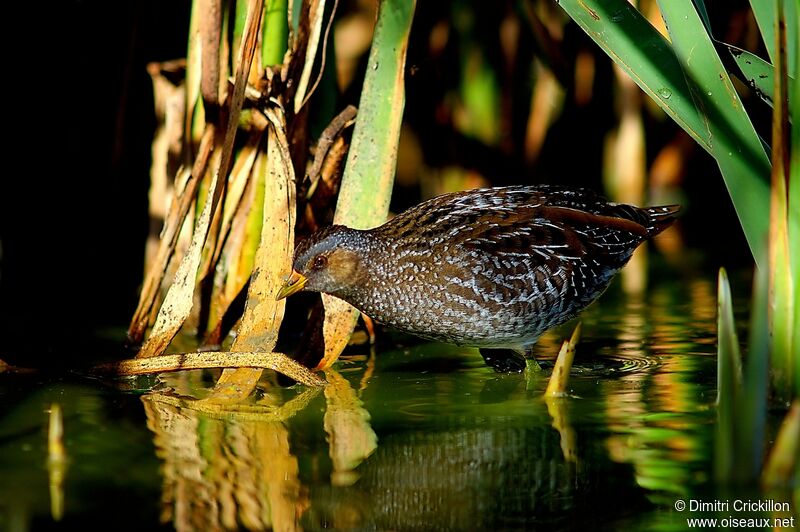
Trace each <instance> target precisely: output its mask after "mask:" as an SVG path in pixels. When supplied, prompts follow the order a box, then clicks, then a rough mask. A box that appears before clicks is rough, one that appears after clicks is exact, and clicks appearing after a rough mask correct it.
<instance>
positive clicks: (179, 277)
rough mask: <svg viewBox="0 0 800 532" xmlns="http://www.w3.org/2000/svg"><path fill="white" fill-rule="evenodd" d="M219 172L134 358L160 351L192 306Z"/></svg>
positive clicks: (151, 355) (159, 352)
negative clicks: (170, 281) (185, 249)
mask: <svg viewBox="0 0 800 532" xmlns="http://www.w3.org/2000/svg"><path fill="white" fill-rule="evenodd" d="M218 176H219V174H217V177H215V178H214V180H213V181H212V182H211V188H210V189H209V194H208V197H207V198H206V204H205V205H204V206H203V211H202V212H201V213H200V218H199V219H198V220H197V227H195V233H194V235H193V236H192V243H191V244H190V245H189V249H188V250H187V251H186V256H184V257H183V260H182V261H181V265H180V266H179V267H178V271H177V273H176V274H175V279H174V281H173V282H172V285H171V286H170V287H169V290H168V291H167V295H166V297H165V298H164V303H162V305H161V309H160V310H159V311H158V316H157V317H156V323H155V325H153V330H152V331H151V332H150V336H149V337H148V338H147V340H146V341H145V342H144V344H143V345H142V348H141V349H140V350H139V353H138V354H137V355H136V357H137V358H148V357H153V356H157V355H160V354H161V353H163V352H164V350H165V349H166V348H167V346H168V345H169V343H170V342H171V341H172V339H173V338H174V337H175V335H176V334H178V331H179V330H180V328H181V326H182V325H183V322H184V321H185V320H186V318H187V317H188V316H189V313H190V312H191V310H192V303H193V294H194V287H195V281H196V278H197V268H198V267H199V266H200V258H201V255H202V251H203V244H205V240H206V236H207V235H208V224H209V222H210V221H211V212H212V210H213V209H212V203H213V199H214V191H215V189H216V188H217V186H218V181H219V177H218Z"/></svg>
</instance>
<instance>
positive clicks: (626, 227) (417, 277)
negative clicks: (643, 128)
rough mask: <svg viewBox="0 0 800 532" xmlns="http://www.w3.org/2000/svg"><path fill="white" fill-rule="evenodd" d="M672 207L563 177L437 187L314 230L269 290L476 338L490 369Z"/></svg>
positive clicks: (583, 293)
mask: <svg viewBox="0 0 800 532" xmlns="http://www.w3.org/2000/svg"><path fill="white" fill-rule="evenodd" d="M679 210H680V206H679V205H664V206H657V207H648V208H640V207H636V206H633V205H628V204H624V203H613V202H609V201H608V200H607V199H606V198H604V197H603V196H601V195H599V194H597V193H595V192H593V191H592V190H590V189H584V188H580V189H576V188H567V187H564V186H559V185H529V186H508V187H494V188H479V189H473V190H467V191H462V192H454V193H449V194H443V195H440V196H437V197H434V198H432V199H429V200H427V201H424V202H422V203H420V204H418V205H416V206H414V207H412V208H410V209H408V210H406V211H404V212H402V213H400V214H398V215H396V216H395V217H393V218H391V219H390V220H389V221H387V222H386V223H384V224H383V225H380V226H378V227H375V228H373V229H354V228H349V227H345V226H343V225H331V226H327V227H324V228H322V229H319V230H318V231H316V232H314V233H312V234H311V235H310V236H309V237H308V238H306V239H304V240H302V241H300V242H299V243H298V245H297V247H296V249H295V253H294V259H293V263H292V273H291V275H290V276H289V278H288V279H287V280H286V282H285V284H284V285H283V286H282V288H280V290H279V291H278V293H277V295H276V299H278V300H280V299H283V298H285V297H288V296H290V295H292V294H294V293H296V292H300V291H311V292H322V293H326V294H330V295H332V296H335V297H337V298H340V299H343V300H344V301H346V302H348V303H349V304H351V305H353V306H354V307H356V308H357V309H359V310H360V311H361V312H362V313H364V314H366V315H367V316H369V317H370V318H372V319H373V320H376V321H378V322H380V323H383V324H384V325H387V326H389V327H391V328H394V329H397V330H400V331H403V332H406V333H410V334H412V335H416V336H419V337H422V338H425V339H429V340H434V341H439V342H445V343H451V344H457V345H462V346H470V347H477V348H479V349H480V352H481V354H482V355H483V357H484V360H485V361H486V363H487V364H488V365H489V366H490V367H492V368H493V369H494V370H495V371H498V372H514V371H522V370H523V369H524V368H525V367H526V359H527V360H530V359H531V358H532V354H531V347H532V346H533V345H534V344H535V343H536V341H537V340H538V339H539V337H540V336H541V335H542V333H544V332H545V331H546V330H548V329H550V328H552V327H555V326H557V325H560V324H562V323H564V322H566V321H568V320H570V319H571V318H573V317H574V316H576V315H577V314H578V313H579V312H580V311H581V310H583V309H584V308H585V307H587V306H588V305H589V304H590V303H592V302H593V301H595V300H596V299H597V298H598V297H599V296H600V295H601V294H602V293H603V292H604V291H605V290H606V288H607V287H608V285H609V284H610V282H611V279H612V278H613V277H614V275H615V274H616V273H617V272H618V271H619V270H620V269H621V268H622V267H623V266H625V264H626V263H627V262H628V260H629V259H630V257H631V255H632V254H633V252H634V250H635V249H636V248H637V247H638V246H639V245H640V244H642V243H643V242H645V241H646V240H648V239H650V238H652V237H653V236H655V235H657V234H658V233H660V232H662V231H663V230H664V229H666V228H667V227H669V226H670V225H671V224H672V223H673V222H674V221H675V219H676V216H677V213H678V211H679Z"/></svg>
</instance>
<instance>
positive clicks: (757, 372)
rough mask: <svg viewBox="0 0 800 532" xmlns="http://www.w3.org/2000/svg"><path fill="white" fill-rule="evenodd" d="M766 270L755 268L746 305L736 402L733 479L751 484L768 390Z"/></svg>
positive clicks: (760, 455)
mask: <svg viewBox="0 0 800 532" xmlns="http://www.w3.org/2000/svg"><path fill="white" fill-rule="evenodd" d="M768 304H769V272H768V270H767V268H757V269H756V274H755V280H754V283H753V297H752V304H751V309H750V335H749V337H748V353H747V355H748V356H747V365H746V367H744V373H743V379H742V381H743V385H742V388H741V393H740V394H739V396H738V397H737V404H736V412H735V415H736V428H737V431H736V441H737V448H738V452H739V456H738V459H737V464H736V471H735V474H736V480H737V481H738V482H739V483H740V484H742V485H751V484H752V483H753V482H754V481H755V480H756V479H758V476H759V474H760V472H761V466H762V463H763V453H764V439H765V430H766V428H765V427H766V423H767V395H768V393H769V325H768V323H767V321H768V320H767V315H768V310H767V308H768Z"/></svg>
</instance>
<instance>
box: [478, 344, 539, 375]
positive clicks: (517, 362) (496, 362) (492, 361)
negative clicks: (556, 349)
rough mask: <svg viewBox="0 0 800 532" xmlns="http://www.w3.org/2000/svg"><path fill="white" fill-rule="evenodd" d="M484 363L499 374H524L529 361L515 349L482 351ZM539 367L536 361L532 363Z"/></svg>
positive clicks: (484, 349)
mask: <svg viewBox="0 0 800 532" xmlns="http://www.w3.org/2000/svg"><path fill="white" fill-rule="evenodd" d="M480 352H481V356H482V357H483V361H484V362H486V365H487V366H489V367H490V368H492V369H493V370H495V371H496V372H497V373H522V372H523V371H526V368H527V367H528V364H529V361H528V359H526V358H525V356H524V355H523V354H522V353H520V352H519V351H515V350H514V349H487V348H481V349H480ZM532 362H533V363H534V364H536V366H537V367H538V363H537V362H536V360H533V361H532Z"/></svg>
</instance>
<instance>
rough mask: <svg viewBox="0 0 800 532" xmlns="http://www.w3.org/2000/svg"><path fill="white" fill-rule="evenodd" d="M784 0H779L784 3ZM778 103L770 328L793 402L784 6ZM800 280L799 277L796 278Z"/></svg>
mask: <svg viewBox="0 0 800 532" xmlns="http://www.w3.org/2000/svg"><path fill="white" fill-rule="evenodd" d="M781 3H782V2H780V1H778V5H779V6H780V4H781ZM775 13H776V17H777V20H776V21H775V26H776V27H777V28H778V30H777V31H776V32H775V38H776V39H777V41H778V42H776V44H775V49H774V54H775V55H774V56H773V57H774V60H775V73H776V75H775V97H776V98H775V103H774V106H773V113H772V188H771V191H772V195H771V201H770V233H769V267H770V276H769V279H770V286H769V300H770V301H769V330H770V332H771V334H770V339H771V345H770V354H771V360H770V362H771V373H772V384H773V391H774V392H775V394H776V396H777V398H778V399H779V400H781V401H783V402H787V403H788V402H789V399H790V397H791V395H792V388H793V383H792V378H791V374H792V370H793V367H792V366H793V361H792V353H793V351H794V346H793V344H794V338H793V336H794V333H795V331H794V330H793V328H792V325H793V321H794V305H795V304H796V302H795V301H794V289H793V287H792V282H793V280H792V278H791V265H790V264H789V255H790V252H789V227H788V211H787V199H788V197H787V195H788V190H787V187H788V184H789V180H788V178H789V164H790V163H789V156H790V150H791V147H790V144H789V105H788V103H789V96H788V87H787V82H788V79H787V72H786V59H787V55H786V46H787V43H786V30H785V26H786V24H785V20H784V19H783V9H777V10H776V11H775ZM796 281H797V280H795V282H796Z"/></svg>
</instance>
